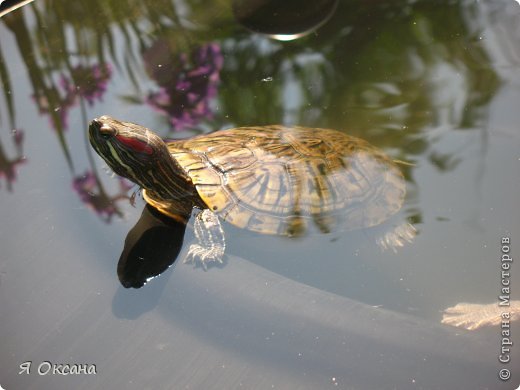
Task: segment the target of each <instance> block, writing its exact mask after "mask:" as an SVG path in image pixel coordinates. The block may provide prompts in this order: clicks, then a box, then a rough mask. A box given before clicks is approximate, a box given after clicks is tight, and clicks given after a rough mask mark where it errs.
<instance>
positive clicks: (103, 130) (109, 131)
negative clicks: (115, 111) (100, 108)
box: [99, 124, 116, 139]
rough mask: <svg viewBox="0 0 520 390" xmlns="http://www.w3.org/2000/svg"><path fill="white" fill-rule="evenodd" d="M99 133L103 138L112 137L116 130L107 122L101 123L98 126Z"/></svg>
mask: <svg viewBox="0 0 520 390" xmlns="http://www.w3.org/2000/svg"><path fill="white" fill-rule="evenodd" d="M99 135H101V137H102V138H103V139H110V138H112V137H113V136H114V135H116V130H115V129H114V128H113V127H110V126H109V125H107V124H103V125H102V126H101V127H100V128H99Z"/></svg>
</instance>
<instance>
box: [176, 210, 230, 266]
mask: <svg viewBox="0 0 520 390" xmlns="http://www.w3.org/2000/svg"><path fill="white" fill-rule="evenodd" d="M193 230H194V233H195V238H196V239H197V243H196V244H191V246H190V249H189V250H188V254H187V255H186V259H185V260H184V263H192V262H193V263H195V264H196V263H197V262H200V264H201V265H202V268H204V270H207V269H208V264H209V263H211V262H218V263H220V264H223V262H222V258H223V257H224V251H225V249H226V241H225V238H224V231H223V230H222V227H221V226H220V221H219V219H218V217H217V215H215V214H214V213H213V212H212V211H211V210H208V209H206V210H203V211H201V212H200V213H199V214H198V215H197V217H196V219H195V223H194V224H193Z"/></svg>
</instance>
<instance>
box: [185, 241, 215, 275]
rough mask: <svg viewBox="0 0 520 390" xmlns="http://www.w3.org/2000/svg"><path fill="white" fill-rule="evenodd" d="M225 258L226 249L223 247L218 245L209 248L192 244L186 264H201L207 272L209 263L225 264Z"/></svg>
mask: <svg viewBox="0 0 520 390" xmlns="http://www.w3.org/2000/svg"><path fill="white" fill-rule="evenodd" d="M223 256H224V248H223V247H222V246H219V245H216V246H213V247H209V248H208V247H203V246H201V245H199V244H192V245H191V246H190V249H189V250H188V254H187V255H186V259H185V260H184V263H185V264H186V263H194V264H198V263H199V262H200V265H202V268H204V270H205V271H206V270H207V269H208V264H209V263H212V262H216V263H219V264H223V262H222V257H223Z"/></svg>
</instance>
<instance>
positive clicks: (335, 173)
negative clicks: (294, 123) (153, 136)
mask: <svg viewBox="0 0 520 390" xmlns="http://www.w3.org/2000/svg"><path fill="white" fill-rule="evenodd" d="M167 145H168V149H169V151H170V153H171V156H172V158H174V159H175V160H177V162H178V163H179V164H180V165H181V166H182V167H183V169H184V170H185V172H186V174H187V175H188V176H189V177H190V178H191V180H192V182H193V185H194V186H195V187H196V190H197V192H198V194H199V196H200V198H201V200H202V201H203V203H204V204H205V205H206V206H207V207H208V208H209V209H211V210H213V211H214V212H215V213H216V214H217V215H219V217H221V218H222V219H224V220H225V221H227V222H229V223H231V224H233V225H235V226H237V227H240V228H245V229H249V230H252V231H255V232H260V233H266V234H279V235H298V234H301V233H302V232H304V231H305V230H307V228H309V227H310V226H311V225H315V226H316V227H317V228H318V229H319V230H320V231H322V232H328V231H331V230H333V229H334V230H336V229H338V230H352V229H360V228H364V227H369V226H375V225H378V224H380V223H382V222H383V221H385V220H386V219H387V218H388V217H390V216H391V215H393V214H395V213H396V212H397V211H398V210H399V209H400V208H401V205H402V203H403V200H404V196H405V193H406V187H405V181H404V178H403V176H402V174H401V171H400V170H399V168H398V167H397V166H396V165H395V163H394V162H392V160H390V159H389V158H388V157H387V156H386V155H385V154H384V153H383V152H382V151H381V150H379V149H377V148H375V147H374V146H372V145H370V144H369V143H368V142H366V141H364V140H362V139H359V138H355V137H351V136H348V135H345V134H343V133H341V132H338V131H335V130H327V129H319V128H304V127H285V126H266V127H242V128H235V129H229V130H221V131H217V132H214V133H211V134H207V135H201V136H197V137H193V138H190V139H186V140H177V141H171V142H167Z"/></svg>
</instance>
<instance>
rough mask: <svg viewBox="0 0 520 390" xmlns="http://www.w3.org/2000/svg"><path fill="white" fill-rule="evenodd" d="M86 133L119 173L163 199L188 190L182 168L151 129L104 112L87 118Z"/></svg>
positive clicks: (176, 197) (176, 196)
mask: <svg viewBox="0 0 520 390" xmlns="http://www.w3.org/2000/svg"><path fill="white" fill-rule="evenodd" d="M88 133H89V139H90V143H91V145H92V147H93V148H94V149H95V151H96V152H97V153H98V154H99V155H100V156H101V157H102V158H103V160H105V162H106V163H107V164H108V165H109V166H110V168H112V170H113V171H114V172H115V173H117V174H118V175H120V176H123V177H126V178H127V179H129V180H131V181H133V182H134V183H136V184H138V185H140V186H141V187H143V188H145V189H146V190H148V191H153V192H154V193H155V194H157V195H158V196H159V197H160V198H162V199H179V198H182V197H185V196H186V195H187V194H188V193H189V190H188V189H187V184H188V181H189V179H188V178H187V177H186V174H185V173H184V170H183V169H182V168H181V167H180V165H179V164H178V163H177V162H176V161H175V160H173V159H172V157H171V156H170V153H169V151H168V147H167V146H166V144H165V143H164V141H163V140H162V139H161V137H159V136H158V135H157V134H155V133H154V132H153V131H151V130H149V129H147V128H146V127H143V126H139V125H136V124H134V123H130V122H121V121H118V120H116V119H113V118H111V117H109V116H107V115H103V116H101V117H99V118H96V119H93V120H92V121H91V122H90V124H89V129H88Z"/></svg>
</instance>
